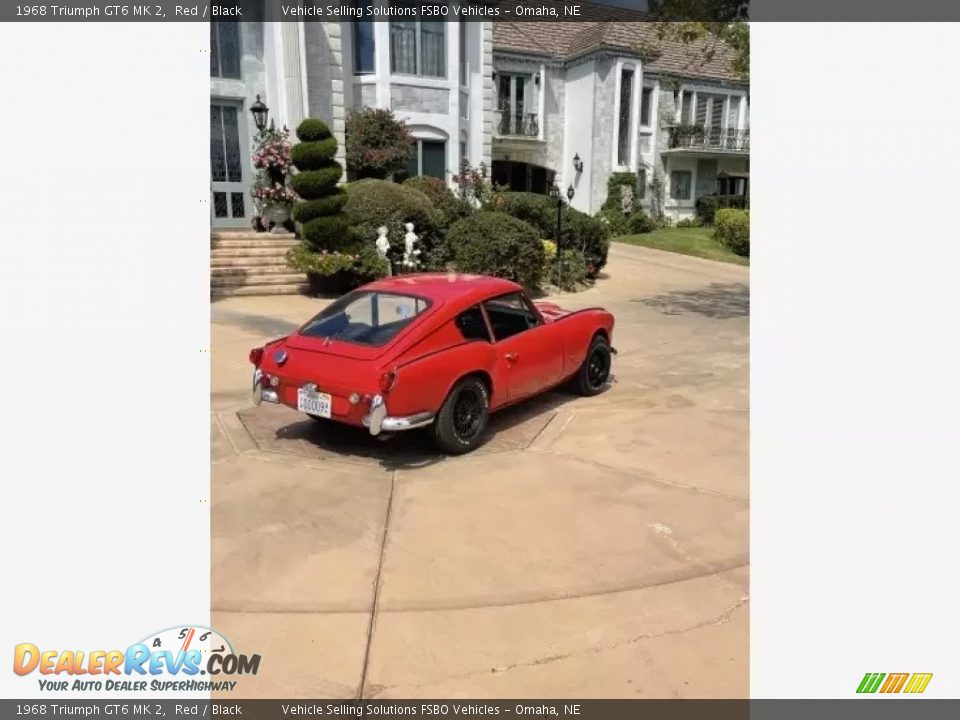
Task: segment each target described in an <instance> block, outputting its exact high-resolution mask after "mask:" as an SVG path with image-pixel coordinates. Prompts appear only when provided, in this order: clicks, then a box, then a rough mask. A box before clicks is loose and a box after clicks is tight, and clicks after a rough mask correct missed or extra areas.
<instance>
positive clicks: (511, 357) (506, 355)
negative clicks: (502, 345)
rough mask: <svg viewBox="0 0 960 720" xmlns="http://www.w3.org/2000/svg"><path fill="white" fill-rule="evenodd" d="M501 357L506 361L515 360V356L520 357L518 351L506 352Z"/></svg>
mask: <svg viewBox="0 0 960 720" xmlns="http://www.w3.org/2000/svg"><path fill="white" fill-rule="evenodd" d="M503 357H504V359H505V360H506V361H507V362H516V361H517V358H518V357H520V355H519V353H515V352H508V353H504V356H503Z"/></svg>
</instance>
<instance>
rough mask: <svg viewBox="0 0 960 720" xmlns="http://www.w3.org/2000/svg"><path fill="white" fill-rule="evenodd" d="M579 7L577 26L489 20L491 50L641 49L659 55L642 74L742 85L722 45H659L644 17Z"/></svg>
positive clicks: (571, 54) (573, 53) (551, 53)
mask: <svg viewBox="0 0 960 720" xmlns="http://www.w3.org/2000/svg"><path fill="white" fill-rule="evenodd" d="M581 8H582V9H583V12H582V14H581V17H582V18H584V19H583V20H577V21H566V22H540V21H527V20H525V21H522V22H507V21H500V20H495V21H494V23H493V49H494V51H498V50H501V51H512V52H518V53H524V54H533V55H541V56H545V57H548V58H551V59H554V60H571V59H574V58H576V57H579V56H581V55H587V54H589V53H591V52H595V51H597V50H614V51H624V52H630V53H634V54H636V53H637V48H638V46H640V45H646V46H648V47H653V48H657V49H658V50H659V51H660V53H659V55H657V56H656V57H654V58H652V59H651V60H648V61H647V62H646V63H645V64H644V69H645V70H647V71H650V72H662V73H668V74H673V75H682V76H684V77H695V78H706V79H710V80H723V81H729V82H740V83H743V82H745V81H744V80H743V79H742V78H740V77H739V76H738V75H737V74H736V73H735V72H734V71H733V68H732V60H733V51H732V50H731V49H730V48H729V47H728V46H727V45H726V44H724V43H723V42H720V41H714V40H712V39H708V40H704V41H701V42H698V43H692V44H690V45H686V44H684V43H682V42H679V41H675V40H659V39H657V37H656V28H655V25H654V23H653V21H652V20H651V16H649V15H647V14H645V13H640V12H637V11H634V10H624V9H621V8H614V7H607V6H599V5H593V4H588V3H583V4H582V5H581ZM589 18H603V19H602V20H590V19H589ZM638 18H639V19H638ZM708 51H709V52H708ZM710 53H712V56H711V55H710Z"/></svg>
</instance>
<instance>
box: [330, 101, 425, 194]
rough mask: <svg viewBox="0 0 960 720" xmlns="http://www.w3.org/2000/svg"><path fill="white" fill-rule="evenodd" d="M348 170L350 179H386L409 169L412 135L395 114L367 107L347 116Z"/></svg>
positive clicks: (412, 151) (411, 153)
mask: <svg viewBox="0 0 960 720" xmlns="http://www.w3.org/2000/svg"><path fill="white" fill-rule="evenodd" d="M346 150H347V170H348V171H349V173H350V177H351V179H358V180H359V179H363V178H377V179H380V180H383V179H386V178H388V177H390V176H391V175H393V174H395V173H399V172H402V171H404V170H406V168H407V163H408V162H409V161H410V157H411V156H412V155H413V153H414V148H413V135H412V134H411V133H410V130H409V129H408V128H407V124H406V123H405V122H403V121H402V120H397V118H396V117H394V114H393V111H391V110H386V109H383V108H369V107H365V108H362V109H360V110H354V111H352V112H351V113H350V114H348V115H347V148H346Z"/></svg>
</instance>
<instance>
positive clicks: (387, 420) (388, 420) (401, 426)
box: [363, 395, 433, 435]
mask: <svg viewBox="0 0 960 720" xmlns="http://www.w3.org/2000/svg"><path fill="white" fill-rule="evenodd" d="M432 422H433V413H429V412H422V413H417V414H415V415H403V416H390V415H388V414H387V404H386V402H385V401H384V399H383V396H382V395H374V396H373V400H371V401H370V412H369V413H368V414H367V415H366V416H364V418H363V426H364V427H366V428H369V429H370V434H371V435H379V434H380V433H381V432H402V431H403V430H415V429H416V428H422V427H426V426H427V425H429V424H430V423H432Z"/></svg>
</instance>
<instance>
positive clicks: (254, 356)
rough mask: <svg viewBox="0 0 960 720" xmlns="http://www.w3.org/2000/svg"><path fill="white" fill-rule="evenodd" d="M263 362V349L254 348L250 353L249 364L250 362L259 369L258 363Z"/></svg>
mask: <svg viewBox="0 0 960 720" xmlns="http://www.w3.org/2000/svg"><path fill="white" fill-rule="evenodd" d="M262 360H263V348H262V347H259V348H254V349H253V350H251V351H250V362H252V363H253V364H254V365H256V366H257V367H260V362H261V361H262Z"/></svg>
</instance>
